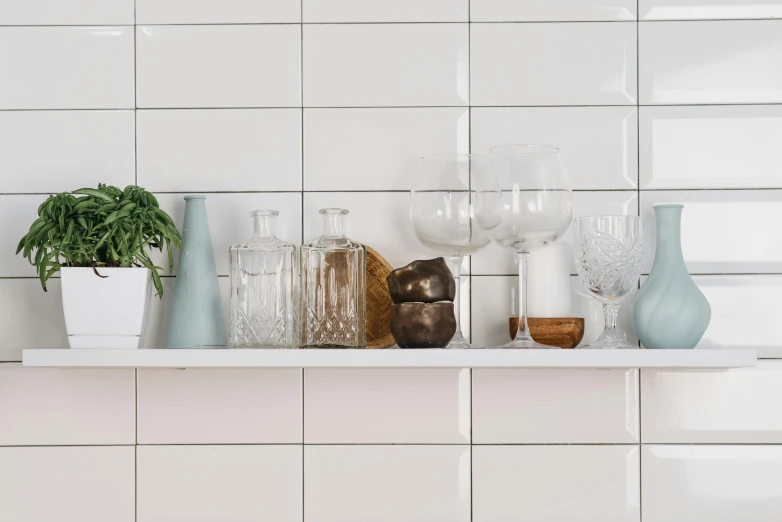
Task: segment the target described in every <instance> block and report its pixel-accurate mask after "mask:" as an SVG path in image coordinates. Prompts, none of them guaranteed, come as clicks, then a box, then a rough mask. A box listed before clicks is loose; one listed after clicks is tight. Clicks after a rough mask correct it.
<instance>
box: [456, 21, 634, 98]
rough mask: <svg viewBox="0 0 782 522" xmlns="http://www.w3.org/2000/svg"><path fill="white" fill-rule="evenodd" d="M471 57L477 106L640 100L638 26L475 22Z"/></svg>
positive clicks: (473, 87)
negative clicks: (554, 43) (637, 55)
mask: <svg viewBox="0 0 782 522" xmlns="http://www.w3.org/2000/svg"><path fill="white" fill-rule="evenodd" d="M541 42H556V45H545V44H544V45H541ZM530 49H534V50H535V52H528V50H530ZM470 60H471V64H470V67H471V69H470V80H471V84H472V98H471V102H472V104H473V105H631V104H635V100H636V66H637V61H636V24H626V23H620V24H614V23H612V24H608V23H567V24H472V29H471V32H470Z"/></svg>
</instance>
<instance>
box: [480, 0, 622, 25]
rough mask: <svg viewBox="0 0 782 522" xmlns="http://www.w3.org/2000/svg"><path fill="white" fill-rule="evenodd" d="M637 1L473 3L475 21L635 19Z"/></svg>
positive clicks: (488, 0) (503, 0)
mask: <svg viewBox="0 0 782 522" xmlns="http://www.w3.org/2000/svg"><path fill="white" fill-rule="evenodd" d="M635 13H636V3H635V2H634V1H633V0H609V1H604V2H598V1H594V0H589V1H585V0H547V1H545V2H540V1H536V0H471V2H470V19H471V20H472V21H473V22H547V21H578V20H585V21H586V20H588V21H601V20H602V21H612V20H635Z"/></svg>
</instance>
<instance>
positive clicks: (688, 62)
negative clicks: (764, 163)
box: [639, 20, 782, 104]
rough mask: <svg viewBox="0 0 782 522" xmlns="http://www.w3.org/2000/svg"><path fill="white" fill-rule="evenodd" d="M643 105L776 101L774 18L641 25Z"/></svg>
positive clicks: (781, 96)
mask: <svg viewBox="0 0 782 522" xmlns="http://www.w3.org/2000/svg"><path fill="white" fill-rule="evenodd" d="M639 30H640V33H639V39H640V41H641V47H640V49H639V52H640V54H639V60H640V97H641V103H642V104H677V103H779V102H782V69H780V68H779V67H769V65H768V64H771V63H779V62H780V61H781V60H782V31H780V30H779V23H777V22H776V21H774V20H757V21H717V22H681V23H679V22H659V23H653V24H640V29H639Z"/></svg>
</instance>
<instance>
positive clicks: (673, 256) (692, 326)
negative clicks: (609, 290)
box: [630, 204, 711, 349]
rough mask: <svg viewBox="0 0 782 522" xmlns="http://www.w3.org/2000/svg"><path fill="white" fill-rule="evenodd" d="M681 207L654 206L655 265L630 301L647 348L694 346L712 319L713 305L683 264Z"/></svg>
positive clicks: (641, 337)
mask: <svg viewBox="0 0 782 522" xmlns="http://www.w3.org/2000/svg"><path fill="white" fill-rule="evenodd" d="M682 208H683V206H682V205H677V204H670V205H655V206H654V215H655V222H656V224H657V246H656V249H655V253H654V264H653V265H652V270H651V272H649V277H648V278H647V279H646V282H645V283H644V284H643V285H642V286H641V289H640V290H639V291H638V293H637V294H636V296H635V298H634V299H633V300H632V302H631V303H630V319H631V321H632V325H633V329H634V330H635V333H636V334H637V335H638V339H640V340H641V343H643V345H644V347H646V348H661V349H670V348H680V349H687V348H695V345H697V344H698V342H699V341H700V340H701V337H703V334H704V332H706V328H707V327H708V326H709V321H710V320H711V306H709V302H708V301H707V300H706V296H704V295H703V293H702V292H701V291H700V289H699V288H698V286H697V285H696V284H695V282H694V281H693V280H692V277H690V274H689V272H688V271H687V266H686V265H685V264H684V255H683V254H682V241H681V221H682Z"/></svg>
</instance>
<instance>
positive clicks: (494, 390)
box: [472, 369, 638, 444]
mask: <svg viewBox="0 0 782 522" xmlns="http://www.w3.org/2000/svg"><path fill="white" fill-rule="evenodd" d="M575 390H578V393H573V392H574V391H575ZM541 399H543V400H541ZM472 408H473V413H472V429H473V443H474V444H536V443H537V444H573V443H575V444H580V443H581V444H583V443H620V444H621V443H636V442H638V371H637V370H610V371H605V370H573V371H567V372H563V371H559V370H487V369H477V370H473V375H472ZM531 419H534V422H530V420H531Z"/></svg>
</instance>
